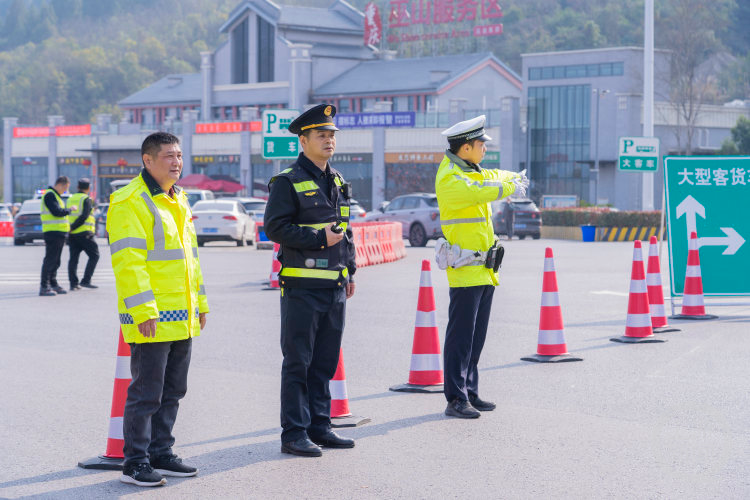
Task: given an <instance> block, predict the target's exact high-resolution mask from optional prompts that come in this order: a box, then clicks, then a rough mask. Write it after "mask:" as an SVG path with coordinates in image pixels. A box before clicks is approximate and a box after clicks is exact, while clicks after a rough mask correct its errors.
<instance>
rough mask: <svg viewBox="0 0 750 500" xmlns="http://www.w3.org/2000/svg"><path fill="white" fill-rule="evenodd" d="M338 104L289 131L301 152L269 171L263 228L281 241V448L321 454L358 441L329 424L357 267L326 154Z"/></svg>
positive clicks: (343, 200)
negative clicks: (331, 387)
mask: <svg viewBox="0 0 750 500" xmlns="http://www.w3.org/2000/svg"><path fill="white" fill-rule="evenodd" d="M335 114H336V108H335V107H334V106H331V105H328V104H320V105H318V106H315V107H313V108H311V109H309V110H307V111H306V112H304V113H302V114H301V115H300V116H298V117H297V118H296V119H295V120H294V121H293V122H292V123H291V124H290V125H289V131H290V132H291V133H293V134H297V135H298V136H299V138H300V145H301V146H302V151H303V152H302V153H300V155H299V157H298V158H297V161H296V162H294V163H293V164H292V165H291V166H290V167H289V168H287V169H286V170H283V171H282V172H281V173H279V174H278V175H276V176H274V177H273V178H271V181H270V183H269V197H268V205H267V206H266V212H265V221H264V228H265V231H266V234H267V235H268V238H269V239H270V240H272V241H275V242H277V243H279V244H280V245H281V247H280V250H279V254H278V258H279V262H281V270H280V271H279V282H280V284H281V352H282V354H283V356H284V360H283V363H282V367H281V427H282V432H281V451H282V452H283V453H290V454H293V455H301V456H311V457H319V456H321V455H322V451H321V449H320V446H325V447H329V448H352V447H353V446H354V441H353V440H351V439H347V438H343V437H341V436H339V435H338V434H336V433H334V432H333V431H332V430H331V393H330V391H329V388H328V384H329V382H330V380H331V378H333V376H334V375H335V373H336V365H337V363H338V359H339V349H340V347H341V336H342V333H343V331H344V316H345V313H346V299H348V298H350V297H351V296H352V295H353V294H354V281H353V280H352V277H353V275H354V272H355V271H356V269H357V268H356V264H355V258H356V255H355V253H354V243H353V236H352V230H351V227H350V226H349V200H350V198H351V193H350V189H349V185H348V184H347V183H345V182H344V179H343V177H342V176H341V174H340V173H339V172H337V171H336V170H334V169H333V168H331V166H330V165H329V164H328V160H329V159H330V158H331V157H332V156H333V153H334V151H335V150H336V137H335V133H336V131H337V130H338V128H336V126H335V125H334V123H333V117H334V116H335Z"/></svg>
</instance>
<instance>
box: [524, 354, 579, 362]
mask: <svg viewBox="0 0 750 500" xmlns="http://www.w3.org/2000/svg"><path fill="white" fill-rule="evenodd" d="M521 361H532V362H534V363H566V362H568V361H583V358H579V357H576V356H573V355H572V354H567V353H566V354H556V355H554V356H547V355H545V354H532V355H531V356H526V357H525V358H521Z"/></svg>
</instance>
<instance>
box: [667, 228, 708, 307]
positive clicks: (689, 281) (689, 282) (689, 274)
mask: <svg viewBox="0 0 750 500" xmlns="http://www.w3.org/2000/svg"><path fill="white" fill-rule="evenodd" d="M671 318H672V319H716V318H718V316H714V315H713V314H706V307H705V306H704V304H703V279H702V278H701V258H700V252H699V251H698V233H696V232H695V231H693V232H691V233H690V241H689V242H688V260H687V270H686V271H685V287H684V288H683V289H682V313H681V314H677V315H675V316H671Z"/></svg>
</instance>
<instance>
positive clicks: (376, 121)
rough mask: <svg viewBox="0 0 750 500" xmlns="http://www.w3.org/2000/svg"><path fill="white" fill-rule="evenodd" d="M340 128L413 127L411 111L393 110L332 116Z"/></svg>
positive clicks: (413, 117)
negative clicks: (390, 111) (389, 111)
mask: <svg viewBox="0 0 750 500" xmlns="http://www.w3.org/2000/svg"><path fill="white" fill-rule="evenodd" d="M334 120H335V121H336V126H337V127H340V128H356V127H413V126H414V123H415V114H414V112H413V111H395V112H392V113H353V114H338V115H336V117H335V118H334Z"/></svg>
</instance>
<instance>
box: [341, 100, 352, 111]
mask: <svg viewBox="0 0 750 500" xmlns="http://www.w3.org/2000/svg"><path fill="white" fill-rule="evenodd" d="M338 108H339V113H348V112H350V111H351V110H352V100H351V99H341V100H340V101H339V106H338Z"/></svg>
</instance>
